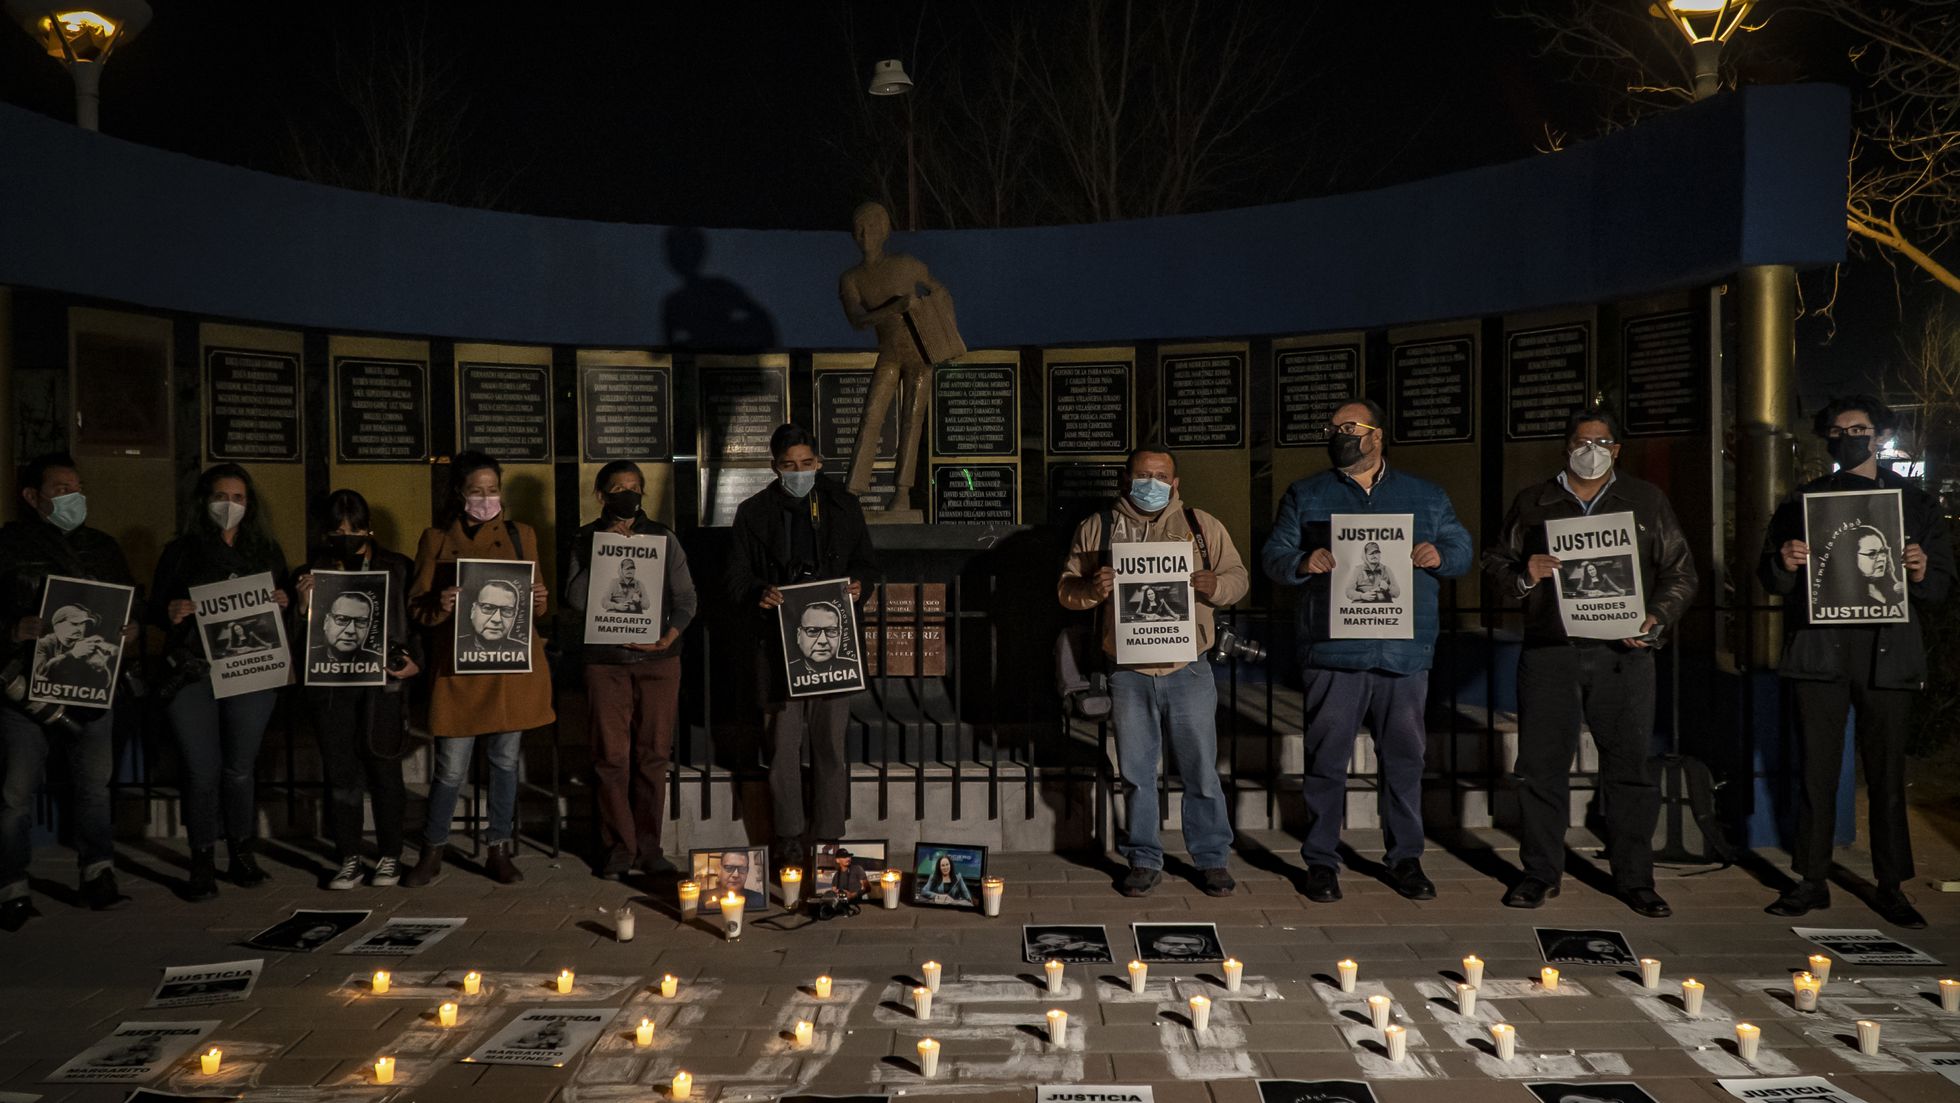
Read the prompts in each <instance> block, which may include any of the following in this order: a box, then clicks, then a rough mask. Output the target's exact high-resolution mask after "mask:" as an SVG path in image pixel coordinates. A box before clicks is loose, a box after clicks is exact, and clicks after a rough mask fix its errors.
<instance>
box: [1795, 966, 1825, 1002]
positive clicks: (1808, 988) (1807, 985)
mask: <svg viewBox="0 0 1960 1103" xmlns="http://www.w3.org/2000/svg"><path fill="white" fill-rule="evenodd" d="M1790 987H1791V989H1792V990H1793V991H1794V992H1795V993H1796V996H1797V1010H1798V1011H1815V1010H1817V994H1818V992H1819V991H1820V990H1822V989H1823V987H1824V982H1823V981H1821V980H1818V979H1817V977H1816V975H1815V974H1812V973H1798V974H1797V975H1796V976H1794V977H1791V978H1790Z"/></svg>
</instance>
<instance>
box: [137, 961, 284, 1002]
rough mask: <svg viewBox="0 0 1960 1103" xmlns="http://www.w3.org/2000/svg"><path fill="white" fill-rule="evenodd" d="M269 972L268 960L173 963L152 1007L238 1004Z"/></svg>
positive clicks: (165, 975)
mask: <svg viewBox="0 0 1960 1103" xmlns="http://www.w3.org/2000/svg"><path fill="white" fill-rule="evenodd" d="M264 971H265V959H264V958H262V957H261V958H253V959H252V960H250V961H221V962H219V963H217V964H215V965H169V966H165V967H164V970H163V980H162V981H160V982H158V984H157V990H156V991H155V992H154V993H152V994H151V996H150V1002H149V1003H147V1004H144V1005H143V1006H144V1007H146V1008H150V1007H196V1006H198V1005H200V1004H207V1003H237V1002H239V1001H241V1000H244V999H245V998H246V997H248V996H250V995H251V994H252V986H253V985H255V984H257V983H258V982H259V974H260V973H262V972H264Z"/></svg>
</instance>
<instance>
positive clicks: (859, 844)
mask: <svg viewBox="0 0 1960 1103" xmlns="http://www.w3.org/2000/svg"><path fill="white" fill-rule="evenodd" d="M886 845H887V842H886V840H884V839H839V840H837V841H836V842H834V843H818V844H817V853H816V856H815V857H814V858H813V859H812V860H811V868H810V874H811V881H810V883H811V884H812V885H814V886H815V888H814V889H812V892H813V893H814V894H815V895H818V896H822V895H823V894H825V893H829V892H840V893H844V894H847V895H850V896H863V895H865V894H866V893H867V892H869V891H870V889H871V886H872V885H874V884H876V883H877V881H878V877H879V876H880V875H881V874H883V873H884V872H885V869H886V862H885V849H886ZM840 875H841V878H842V883H841V884H840V883H839V878H840Z"/></svg>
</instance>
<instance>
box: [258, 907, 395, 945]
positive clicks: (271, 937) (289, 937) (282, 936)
mask: <svg viewBox="0 0 1960 1103" xmlns="http://www.w3.org/2000/svg"><path fill="white" fill-rule="evenodd" d="M371 914H372V913H371V912H370V911H368V910H367V909H365V908H362V909H355V910H350V911H312V910H309V909H306V908H300V909H296V910H295V911H294V912H293V914H291V915H289V916H287V917H286V918H284V919H281V920H280V921H279V922H277V923H274V924H273V925H272V926H270V927H267V928H266V929H265V930H263V931H260V932H259V933H258V934H255V935H253V936H252V937H251V938H250V939H248V940H246V943H245V945H247V946H251V947H254V948H255V949H260V950H285V951H289V952H292V953H301V954H310V953H312V952H313V951H315V950H317V949H319V948H320V947H322V946H324V945H326V944H327V943H329V942H332V941H333V940H334V939H336V938H339V937H340V936H341V935H343V934H346V933H347V932H348V931H351V930H353V929H354V928H355V927H358V926H360V925H361V924H362V923H365V922H367V917H368V916H369V915H371Z"/></svg>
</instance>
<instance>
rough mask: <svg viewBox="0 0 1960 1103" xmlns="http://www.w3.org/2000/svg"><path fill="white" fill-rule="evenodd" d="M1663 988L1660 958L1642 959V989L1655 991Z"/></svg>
mask: <svg viewBox="0 0 1960 1103" xmlns="http://www.w3.org/2000/svg"><path fill="white" fill-rule="evenodd" d="M1660 986H1661V963H1660V959H1659V958H1651V957H1643V958H1641V959H1640V987H1642V988H1645V989H1647V990H1648V991H1650V992H1651V991H1653V990H1654V989H1656V988H1659V987H1660Z"/></svg>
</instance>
